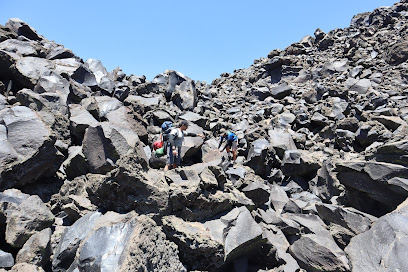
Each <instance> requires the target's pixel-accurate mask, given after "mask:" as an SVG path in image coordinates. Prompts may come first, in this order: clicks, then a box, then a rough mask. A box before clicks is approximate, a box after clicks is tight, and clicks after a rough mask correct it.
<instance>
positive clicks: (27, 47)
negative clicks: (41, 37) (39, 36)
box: [0, 39, 38, 57]
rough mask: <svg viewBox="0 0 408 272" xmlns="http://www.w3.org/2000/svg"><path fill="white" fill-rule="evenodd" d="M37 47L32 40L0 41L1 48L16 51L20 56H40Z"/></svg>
mask: <svg viewBox="0 0 408 272" xmlns="http://www.w3.org/2000/svg"><path fill="white" fill-rule="evenodd" d="M37 49H38V47H36V46H35V43H34V42H31V41H20V40H16V39H9V40H5V41H4V42H2V43H0V50H4V51H7V52H12V53H16V54H17V55H19V56H20V57H30V56H31V57H38V51H37Z"/></svg>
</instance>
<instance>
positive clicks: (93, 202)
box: [0, 0, 408, 272]
mask: <svg viewBox="0 0 408 272" xmlns="http://www.w3.org/2000/svg"><path fill="white" fill-rule="evenodd" d="M407 35H408V1H406V0H403V1H401V2H399V3H396V4H395V5H394V6H392V7H383V8H378V9H376V10H374V11H373V12H371V13H364V14H359V15H356V16H355V17H354V18H353V19H352V22H351V25H350V27H348V28H345V29H336V30H333V31H330V32H329V33H324V32H322V31H321V30H319V29H318V30H316V32H315V34H314V37H311V36H306V37H305V38H303V39H302V40H301V41H300V42H298V43H294V44H292V45H291V46H289V47H288V48H286V49H285V50H273V51H271V52H270V53H269V55H268V56H267V57H265V58H261V59H260V60H256V61H255V62H254V64H253V65H252V66H251V67H249V68H247V69H240V70H236V71H234V73H232V74H228V73H224V74H222V75H221V77H220V78H218V79H216V80H214V81H213V82H212V83H211V84H209V85H208V84H206V83H204V82H199V81H196V82H195V81H193V80H191V79H190V78H188V77H186V76H185V75H182V74H180V73H178V72H177V71H166V72H164V73H162V74H159V75H157V76H156V77H155V78H154V79H153V80H152V81H147V80H146V78H145V77H144V76H134V75H130V76H128V75H126V74H124V73H123V72H122V71H121V69H120V68H117V69H115V70H113V71H111V72H108V71H107V70H106V69H105V68H104V66H103V65H102V63H101V62H100V61H98V60H93V59H89V60H87V61H83V60H82V59H81V58H80V57H78V56H76V55H75V54H74V53H73V52H72V51H71V50H69V49H66V48H64V47H63V46H62V45H58V44H56V43H55V42H52V41H49V40H47V39H45V38H44V37H42V36H41V35H39V34H38V33H37V32H36V31H35V30H34V29H33V28H32V27H30V26H29V25H27V24H26V23H24V22H22V21H21V20H18V19H10V20H9V21H8V22H7V23H6V25H5V26H0V204H1V205H0V241H1V242H0V271H8V270H11V271H259V272H261V271H288V272H292V271H408V266H407V262H406V260H407V259H408V256H407V252H408V250H407V246H408V242H407V241H408V233H407V230H406V229H407V228H406V226H407V222H408V208H407V205H408V202H407V201H406V198H407V196H408V168H407V166H408V138H407V132H408V125H407V120H408V104H407V93H408V91H407V90H408V81H407V80H408V78H407V75H408V73H407V72H408V66H407V60H408V43H407V42H406V37H407ZM166 120H171V121H174V122H178V121H180V120H188V121H189V122H190V124H191V125H190V126H189V129H188V131H190V132H196V133H203V134H205V135H206V139H205V140H203V139H201V138H200V137H186V138H185V142H184V145H185V146H184V147H183V150H182V155H183V167H180V168H178V169H175V170H170V171H167V172H164V171H163V169H162V167H163V166H164V163H165V158H163V157H162V158H156V157H155V156H154V154H153V153H152V150H151V147H152V144H153V142H154V141H155V140H157V138H158V136H159V133H160V124H161V123H163V122H164V121H166ZM220 128H227V129H230V130H233V131H234V132H236V133H237V135H238V136H239V148H238V151H239V157H238V159H237V162H236V163H235V164H231V163H230V162H229V161H228V160H227V156H226V154H225V152H219V151H217V145H218V142H217V141H218V136H219V135H218V131H219V129H220Z"/></svg>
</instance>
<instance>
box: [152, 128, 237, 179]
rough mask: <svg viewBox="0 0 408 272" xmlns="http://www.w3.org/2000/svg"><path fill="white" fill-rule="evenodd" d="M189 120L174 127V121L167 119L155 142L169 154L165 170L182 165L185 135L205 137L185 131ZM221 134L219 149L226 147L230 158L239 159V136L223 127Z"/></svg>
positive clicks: (156, 147) (155, 145) (156, 145)
mask: <svg viewBox="0 0 408 272" xmlns="http://www.w3.org/2000/svg"><path fill="white" fill-rule="evenodd" d="M188 126H189V124H188V121H186V120H182V121H181V122H180V123H179V125H178V126H177V127H173V125H172V123H171V122H169V121H166V122H164V123H163V124H162V132H161V134H160V140H159V141H157V142H155V144H154V149H161V152H162V154H163V155H164V152H165V153H166V154H167V162H166V166H165V167H164V171H167V170H169V169H170V168H171V169H174V168H177V166H179V165H180V162H181V147H182V145H183V141H184V137H185V136H192V137H196V136H199V137H201V138H203V139H204V138H205V136H204V135H202V134H196V133H192V132H185V131H186V130H187V129H188ZM219 134H220V135H221V139H220V143H219V145H218V150H219V151H221V152H222V151H224V149H226V151H227V154H228V158H229V159H230V160H231V153H232V159H233V161H234V162H235V160H236V159H237V147H238V137H237V135H235V133H233V132H231V131H227V130H225V129H224V128H221V129H220V131H219ZM224 141H226V144H225V146H224V148H223V149H221V150H220V148H221V145H222V143H223V142H224Z"/></svg>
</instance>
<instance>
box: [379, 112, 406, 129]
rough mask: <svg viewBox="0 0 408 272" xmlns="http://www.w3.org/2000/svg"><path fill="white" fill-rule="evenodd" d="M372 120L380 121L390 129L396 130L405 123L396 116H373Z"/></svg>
mask: <svg viewBox="0 0 408 272" xmlns="http://www.w3.org/2000/svg"><path fill="white" fill-rule="evenodd" d="M372 120H374V121H378V122H380V123H381V124H383V125H384V126H385V127H386V128H387V129H389V130H391V131H394V130H396V129H397V128H398V127H399V126H401V125H407V123H406V122H405V121H404V120H402V119H401V118H400V117H398V116H383V115H380V116H373V117H372Z"/></svg>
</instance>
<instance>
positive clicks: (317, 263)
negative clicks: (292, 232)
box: [290, 234, 350, 272]
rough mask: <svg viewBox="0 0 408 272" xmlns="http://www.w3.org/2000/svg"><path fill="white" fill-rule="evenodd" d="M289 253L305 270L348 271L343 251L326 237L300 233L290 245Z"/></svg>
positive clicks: (348, 267)
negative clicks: (297, 238) (300, 235)
mask: <svg viewBox="0 0 408 272" xmlns="http://www.w3.org/2000/svg"><path fill="white" fill-rule="evenodd" d="M290 253H291V255H292V256H293V257H294V258H295V259H296V261H297V262H298V263H299V266H300V267H301V268H303V269H305V270H306V271H311V272H317V271H350V265H349V263H348V259H347V257H346V254H345V253H344V251H342V250H341V249H340V248H339V247H338V246H337V245H336V243H334V241H332V240H330V239H329V238H327V237H319V236H317V235H314V234H305V235H302V237H300V238H299V240H296V241H295V242H294V243H293V244H292V245H291V246H290Z"/></svg>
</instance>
